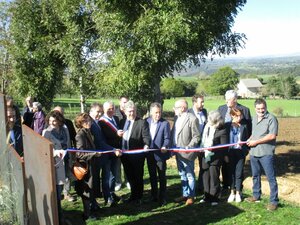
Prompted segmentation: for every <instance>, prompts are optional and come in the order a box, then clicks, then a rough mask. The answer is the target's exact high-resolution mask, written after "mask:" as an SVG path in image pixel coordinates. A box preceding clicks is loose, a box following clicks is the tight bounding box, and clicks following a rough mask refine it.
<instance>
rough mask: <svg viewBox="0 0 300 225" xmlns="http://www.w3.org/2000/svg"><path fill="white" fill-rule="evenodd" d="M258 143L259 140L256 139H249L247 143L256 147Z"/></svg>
mask: <svg viewBox="0 0 300 225" xmlns="http://www.w3.org/2000/svg"><path fill="white" fill-rule="evenodd" d="M257 144H258V143H257V141H254V140H248V141H247V145H248V146H249V147H255V146H256V145H257Z"/></svg>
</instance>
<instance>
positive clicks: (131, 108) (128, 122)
mask: <svg viewBox="0 0 300 225" xmlns="http://www.w3.org/2000/svg"><path fill="white" fill-rule="evenodd" d="M125 114H126V118H127V119H123V120H122V121H121V127H122V128H123V132H124V133H123V136H122V149H123V150H134V149H148V148H149V146H150V141H151V137H150V132H149V126H148V123H147V121H145V120H143V119H141V118H139V117H137V116H136V106H135V104H134V103H133V101H128V102H127V103H126V104H125ZM121 160H122V163H123V165H124V170H125V174H126V177H127V179H128V182H129V184H130V187H131V194H130V197H129V199H127V202H134V203H135V204H137V205H140V204H141V203H142V197H143V191H144V180H143V175H144V161H145V153H138V154H123V155H122V157H121Z"/></svg>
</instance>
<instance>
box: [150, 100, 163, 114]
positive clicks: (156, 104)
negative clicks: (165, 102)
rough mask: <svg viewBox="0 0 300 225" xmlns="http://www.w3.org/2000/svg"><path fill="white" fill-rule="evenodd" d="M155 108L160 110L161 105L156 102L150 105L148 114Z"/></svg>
mask: <svg viewBox="0 0 300 225" xmlns="http://www.w3.org/2000/svg"><path fill="white" fill-rule="evenodd" d="M155 107H156V108H159V109H161V104H160V103H158V102H153V103H151V105H150V112H151V111H152V109H153V108H155Z"/></svg>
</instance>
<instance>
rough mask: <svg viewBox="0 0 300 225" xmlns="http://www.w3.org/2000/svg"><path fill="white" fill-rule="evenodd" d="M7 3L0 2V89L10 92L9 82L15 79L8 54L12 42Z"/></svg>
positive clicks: (3, 91)
mask: <svg viewBox="0 0 300 225" xmlns="http://www.w3.org/2000/svg"><path fill="white" fill-rule="evenodd" d="M9 4H10V3H8V2H0V59H1V61H0V77H1V83H0V87H1V89H0V91H1V92H2V93H7V92H8V93H9V94H11V93H10V92H11V91H10V90H9V88H10V86H9V84H11V83H14V80H15V79H14V77H13V76H12V60H11V56H10V54H9V48H10V46H11V43H12V40H11V37H10V31H9V25H10V20H11V13H10V11H9V6H10V5H9Z"/></svg>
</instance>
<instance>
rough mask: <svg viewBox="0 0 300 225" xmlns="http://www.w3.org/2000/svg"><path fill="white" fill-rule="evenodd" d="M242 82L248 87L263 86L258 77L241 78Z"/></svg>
mask: <svg viewBox="0 0 300 225" xmlns="http://www.w3.org/2000/svg"><path fill="white" fill-rule="evenodd" d="M240 82H241V83H243V84H244V85H245V86H246V87H247V88H257V87H262V86H263V85H262V84H261V82H260V81H259V80H258V79H241V80H240Z"/></svg>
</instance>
